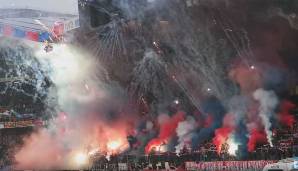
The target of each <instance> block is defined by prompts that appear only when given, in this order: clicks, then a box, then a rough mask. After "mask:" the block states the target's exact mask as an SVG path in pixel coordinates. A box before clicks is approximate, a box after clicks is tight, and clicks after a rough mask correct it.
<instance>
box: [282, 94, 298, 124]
mask: <svg viewBox="0 0 298 171" xmlns="http://www.w3.org/2000/svg"><path fill="white" fill-rule="evenodd" d="M295 107H296V106H295V104H293V103H292V102H290V101H286V100H285V101H283V102H282V103H281V105H280V112H279V113H278V119H279V121H280V122H281V123H282V124H283V125H286V126H288V127H293V125H294V123H295V117H294V116H293V115H291V114H290V111H291V110H292V109H294V108H295Z"/></svg>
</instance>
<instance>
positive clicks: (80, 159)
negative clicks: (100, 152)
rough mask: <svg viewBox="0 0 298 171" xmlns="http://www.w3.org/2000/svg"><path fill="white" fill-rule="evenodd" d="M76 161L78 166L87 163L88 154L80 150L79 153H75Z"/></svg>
mask: <svg viewBox="0 0 298 171" xmlns="http://www.w3.org/2000/svg"><path fill="white" fill-rule="evenodd" d="M74 162H75V163H76V164H77V165H78V166H82V165H85V164H87V162H88V155H87V154H85V153H82V152H79V153H77V154H75V156H74Z"/></svg>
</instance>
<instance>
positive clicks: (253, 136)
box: [247, 129, 267, 152]
mask: <svg viewBox="0 0 298 171" xmlns="http://www.w3.org/2000/svg"><path fill="white" fill-rule="evenodd" d="M266 142H267V138H266V133H265V132H264V131H259V130H257V129H253V130H252V131H251V132H250V136H249V140H248V143H247V146H248V151H249V152H252V151H254V150H255V148H256V145H257V144H258V143H266Z"/></svg>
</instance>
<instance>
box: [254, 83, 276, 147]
mask: <svg viewBox="0 0 298 171" xmlns="http://www.w3.org/2000/svg"><path fill="white" fill-rule="evenodd" d="M253 97H254V99H255V100H257V101H258V102H259V103H260V106H259V115H260V117H261V119H262V122H263V124H264V127H265V132H266V134H267V140H268V142H269V144H270V146H271V147H272V146H273V144H272V131H271V130H270V129H271V122H270V119H271V118H272V116H273V114H274V109H275V108H276V106H277V104H278V98H277V96H276V94H275V93H274V92H273V91H268V90H264V89H257V90H256V91H255V92H254V93H253Z"/></svg>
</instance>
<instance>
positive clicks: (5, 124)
mask: <svg viewBox="0 0 298 171" xmlns="http://www.w3.org/2000/svg"><path fill="white" fill-rule="evenodd" d="M34 126H44V122H43V121H41V120H24V121H15V122H3V123H0V129H3V128H25V127H34Z"/></svg>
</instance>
